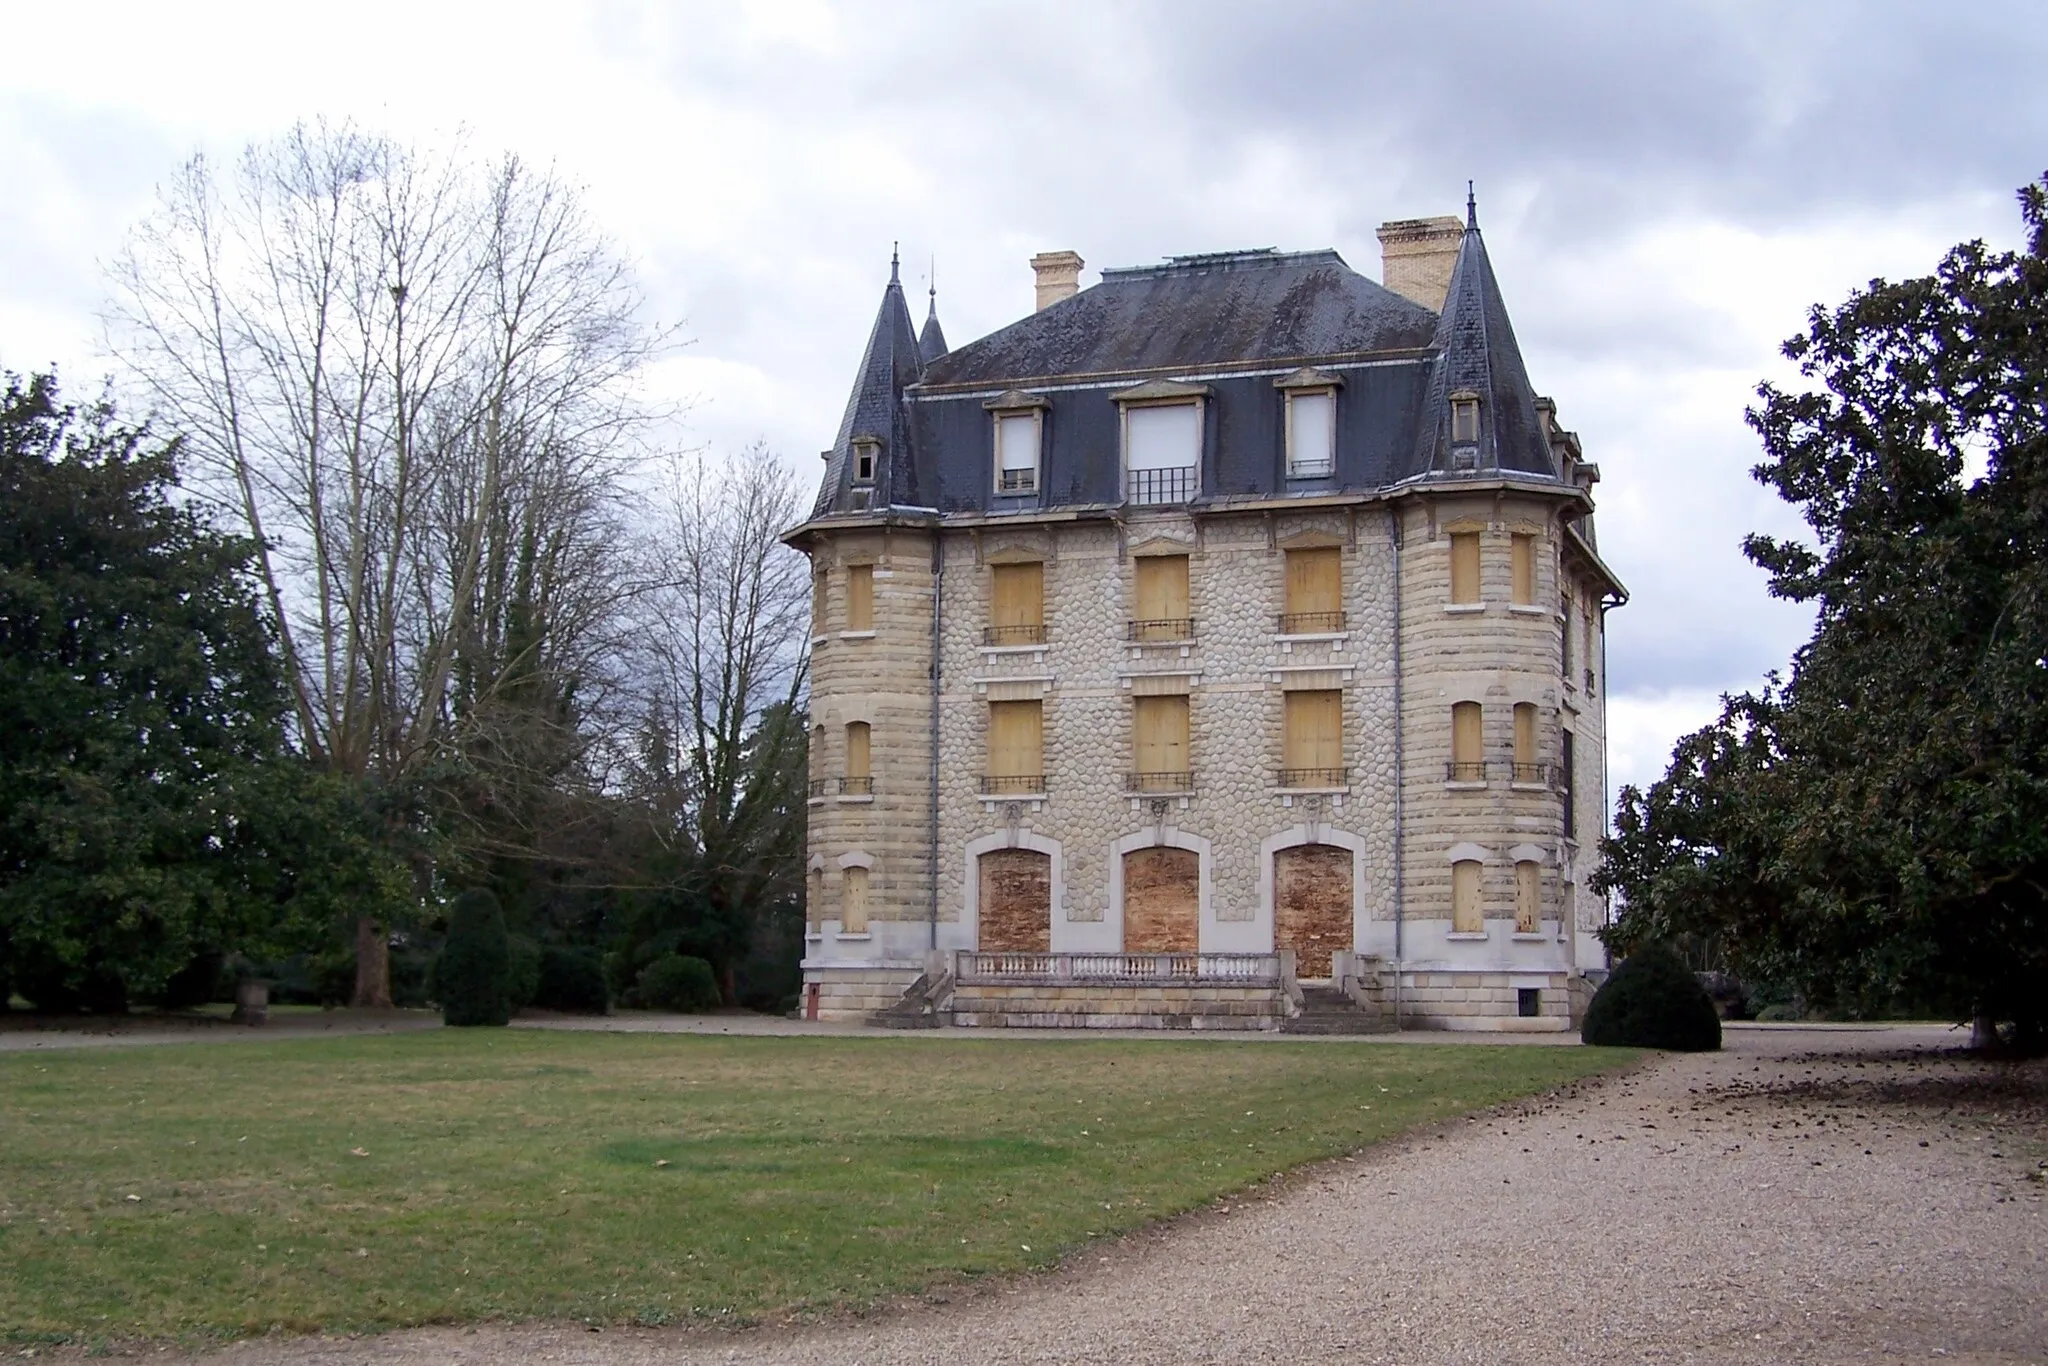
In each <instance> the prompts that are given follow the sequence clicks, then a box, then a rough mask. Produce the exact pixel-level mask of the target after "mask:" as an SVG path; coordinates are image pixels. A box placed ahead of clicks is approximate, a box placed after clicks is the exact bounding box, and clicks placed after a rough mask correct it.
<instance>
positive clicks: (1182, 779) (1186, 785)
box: [1124, 768, 1195, 792]
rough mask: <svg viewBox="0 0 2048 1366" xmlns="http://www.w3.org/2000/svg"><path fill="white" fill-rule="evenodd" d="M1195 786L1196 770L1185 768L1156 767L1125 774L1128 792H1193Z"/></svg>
mask: <svg viewBox="0 0 2048 1366" xmlns="http://www.w3.org/2000/svg"><path fill="white" fill-rule="evenodd" d="M1194 788H1195V771H1194V770H1193V769H1191V768H1183V769H1154V770H1149V771H1143V772H1138V773H1126V774H1124V791H1126V792H1192V791H1194Z"/></svg>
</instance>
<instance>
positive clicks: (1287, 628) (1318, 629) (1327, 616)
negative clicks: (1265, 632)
mask: <svg viewBox="0 0 2048 1366" xmlns="http://www.w3.org/2000/svg"><path fill="white" fill-rule="evenodd" d="M1279 625H1280V634H1281V635H1283V636H1324V635H1331V634H1334V633H1335V632H1338V631H1341V630H1343V629H1344V614H1343V613H1342V612H1282V613H1281V614H1280V622H1279Z"/></svg>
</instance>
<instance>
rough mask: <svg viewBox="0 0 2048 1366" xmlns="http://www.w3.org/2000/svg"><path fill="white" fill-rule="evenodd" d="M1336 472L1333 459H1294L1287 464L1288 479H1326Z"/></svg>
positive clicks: (1335, 463)
mask: <svg viewBox="0 0 2048 1366" xmlns="http://www.w3.org/2000/svg"><path fill="white" fill-rule="evenodd" d="M1336 472H1337V462H1336V461H1334V460H1313V459H1311V460H1295V461H1291V462H1290V463H1289V464H1288V466H1287V477H1288V478H1289V479H1328V478H1329V477H1330V476H1331V475H1333V474H1335V473H1336Z"/></svg>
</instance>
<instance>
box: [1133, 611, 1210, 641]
mask: <svg viewBox="0 0 2048 1366" xmlns="http://www.w3.org/2000/svg"><path fill="white" fill-rule="evenodd" d="M1124 638H1125V639H1127V640H1131V641H1135V642H1143V641H1148V640H1162V641H1178V640H1193V639H1194V638H1195V619H1194V618H1193V617H1151V618H1147V619H1143V620H1138V621H1130V622H1126V623H1124Z"/></svg>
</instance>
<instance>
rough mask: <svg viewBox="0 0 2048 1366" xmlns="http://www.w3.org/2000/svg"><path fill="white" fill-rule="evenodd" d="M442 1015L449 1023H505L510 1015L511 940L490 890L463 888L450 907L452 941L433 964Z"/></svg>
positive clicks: (509, 1018) (502, 915) (502, 913)
mask: <svg viewBox="0 0 2048 1366" xmlns="http://www.w3.org/2000/svg"><path fill="white" fill-rule="evenodd" d="M434 987H435V990H436V992H438V993H439V995H440V997H441V1018H442V1020H443V1021H445V1022H446V1023H448V1024H451V1025H502V1024H505V1023H507V1022H509V1021H510V1020H511V1018H512V941H511V937H510V936H509V935H507V934H506V933H505V913H504V912H503V911H501V910H499V909H498V898H496V897H494V896H492V895H491V894H490V893H489V892H486V891H481V890H478V891H469V892H464V893H463V894H462V895H461V896H458V897H456V898H455V901H454V904H452V905H451V906H449V908H448V943H447V945H446V947H444V948H443V949H442V950H441V961H440V962H439V963H438V964H436V965H435V972H434Z"/></svg>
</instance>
